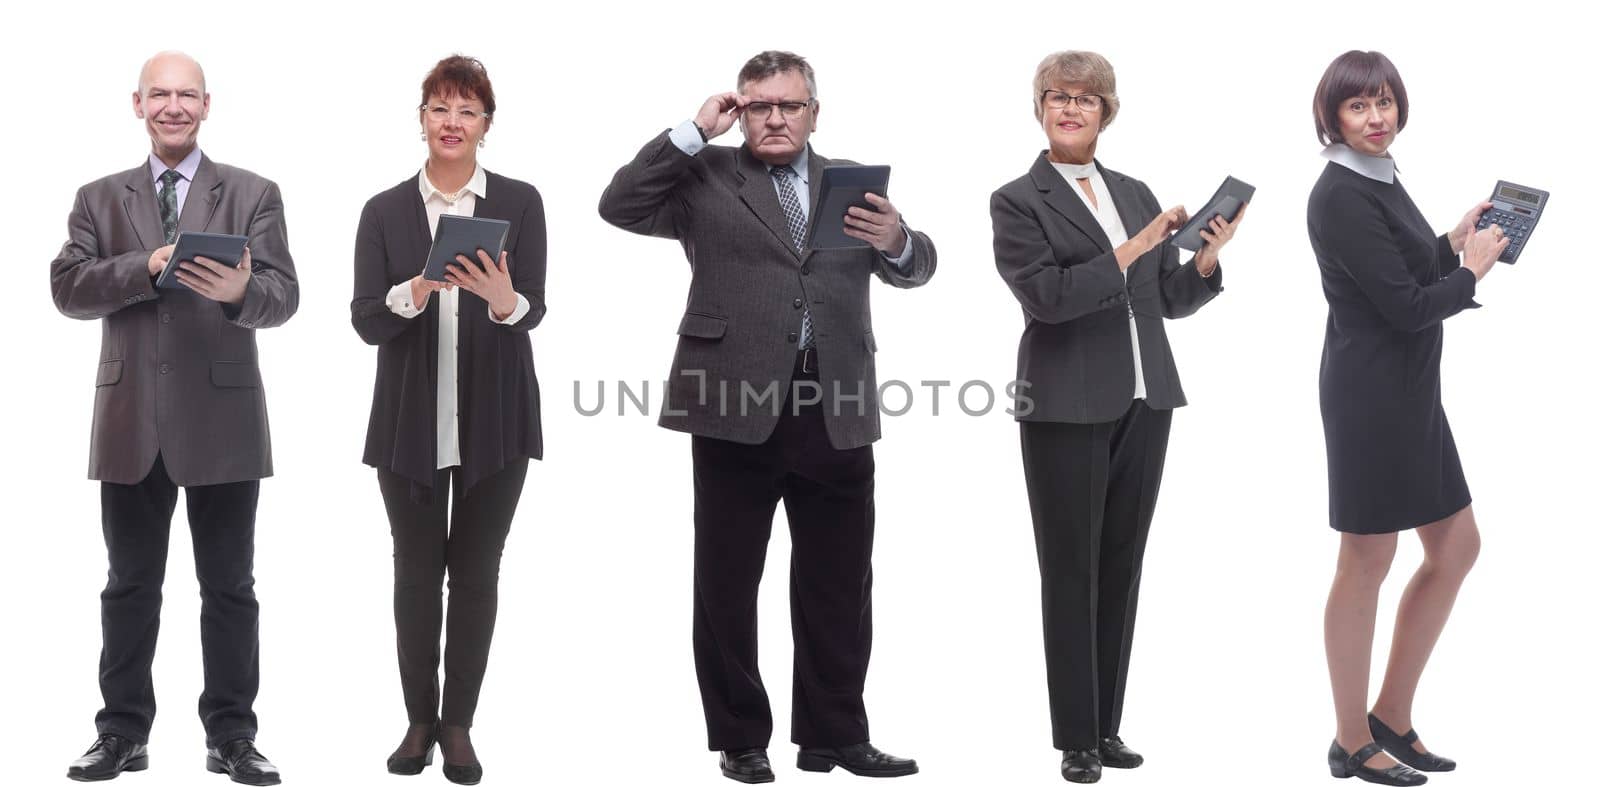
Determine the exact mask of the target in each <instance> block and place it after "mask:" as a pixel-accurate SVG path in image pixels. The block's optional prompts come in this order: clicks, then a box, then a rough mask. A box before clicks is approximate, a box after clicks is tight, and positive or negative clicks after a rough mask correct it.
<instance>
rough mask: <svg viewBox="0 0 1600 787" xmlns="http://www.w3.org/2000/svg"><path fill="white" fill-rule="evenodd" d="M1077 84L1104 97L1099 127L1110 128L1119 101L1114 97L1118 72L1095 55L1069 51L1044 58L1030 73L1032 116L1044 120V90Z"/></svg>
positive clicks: (1109, 62) (1103, 59) (1119, 106)
mask: <svg viewBox="0 0 1600 787" xmlns="http://www.w3.org/2000/svg"><path fill="white" fill-rule="evenodd" d="M1068 82H1077V83H1079V84H1084V85H1088V86H1089V92H1091V93H1098V94H1100V95H1102V96H1105V98H1106V108H1105V111H1104V112H1102V113H1101V116H1100V128H1102V129H1104V128H1105V127H1106V126H1109V125H1111V120H1112V118H1115V117H1116V116H1117V110H1118V109H1119V108H1121V106H1122V101H1121V100H1120V99H1118V98H1117V72H1115V71H1113V70H1112V69H1111V61H1109V60H1107V59H1105V57H1103V56H1101V55H1100V54H1098V53H1095V52H1083V51H1077V50H1068V51H1066V52H1056V53H1054V54H1051V55H1046V56H1045V59H1043V60H1041V61H1039V68H1038V69H1037V70H1035V71H1034V73H1033V117H1034V119H1035V120H1044V91H1046V90H1048V89H1051V87H1052V86H1054V85H1061V84H1065V83H1068Z"/></svg>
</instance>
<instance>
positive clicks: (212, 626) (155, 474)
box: [95, 455, 261, 746]
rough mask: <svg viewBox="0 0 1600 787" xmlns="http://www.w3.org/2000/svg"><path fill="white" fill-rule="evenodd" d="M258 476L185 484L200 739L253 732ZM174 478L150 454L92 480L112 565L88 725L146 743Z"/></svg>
mask: <svg viewBox="0 0 1600 787" xmlns="http://www.w3.org/2000/svg"><path fill="white" fill-rule="evenodd" d="M260 490H261V482H260V481H237V482H234V483H228V484H213V485H209V486H190V487H185V488H184V497H185V499H186V500H187V504H188V509H189V535H190V537H191V538H192V539H193V542H194V568H195V576H196V577H197V578H198V579H199V581H200V645H201V653H202V663H203V665H204V668H205V687H204V689H203V690H202V691H201V693H200V721H201V723H202V724H203V725H204V727H205V731H206V745H207V746H220V745H222V744H224V743H227V742H228V741H230V740H233V739H235V738H252V739H253V738H254V737H255V734H256V714H255V711H253V710H252V709H251V706H252V705H253V704H254V703H255V699H256V690H257V688H258V687H259V686H260V683H261V660H260V650H259V640H258V627H257V621H258V618H259V615H260V607H259V606H258V605H257V604H256V593H255V576H254V574H253V566H254V560H255V528H256V499H257V497H258V495H259V493H260ZM177 505H178V487H177V485H176V484H174V483H173V482H172V479H171V478H170V477H168V476H167V469H166V465H164V464H163V463H162V460H161V457H160V456H159V455H158V456H157V457H156V461H155V464H154V465H153V466H152V467H151V468H150V473H149V475H147V476H145V478H144V480H142V481H140V482H139V483H137V484H114V483H110V482H101V484H100V512H101V513H100V515H101V530H102V531H103V532H104V534H105V539H106V555H107V557H108V558H109V562H110V570H109V572H107V577H106V589H105V591H104V592H102V593H101V594H100V630H101V638H102V646H101V650H100V694H101V696H102V697H103V698H104V700H105V707H104V708H103V709H101V711H100V712H99V713H98V714H96V716H95V728H96V729H97V730H98V731H99V732H100V734H102V735H104V734H107V733H115V734H117V735H121V736H123V737H124V738H128V739H129V740H132V741H135V742H137V743H146V742H148V740H149V737H150V725H151V724H152V722H154V720H155V715H156V696H155V688H154V686H153V684H152V681H151V677H150V666H151V663H152V662H153V661H154V660H155V655H156V634H157V632H158V631H159V630H160V627H161V585H162V581H163V580H164V579H165V577H166V570H167V541H168V538H169V537H170V534H171V529H172V513H173V511H174V510H175V509H176V508H177Z"/></svg>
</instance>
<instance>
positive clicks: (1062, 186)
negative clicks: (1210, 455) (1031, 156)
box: [989, 153, 1222, 424]
mask: <svg viewBox="0 0 1600 787" xmlns="http://www.w3.org/2000/svg"><path fill="white" fill-rule="evenodd" d="M1095 166H1097V167H1100V174H1101V176H1102V177H1103V178H1104V179H1105V182H1106V188H1107V189H1108V190H1109V191H1110V192H1111V201H1112V202H1114V203H1116V206H1117V215H1118V216H1120V217H1121V218H1122V226H1123V227H1125V228H1126V229H1127V231H1128V233H1129V235H1130V236H1131V235H1132V234H1133V233H1136V232H1138V231H1139V230H1141V229H1143V228H1144V227H1145V226H1146V225H1148V224H1149V223H1150V221H1151V220H1152V219H1154V218H1155V217H1156V216H1157V215H1159V214H1160V213H1161V205H1160V204H1159V203H1157V202H1156V198H1155V195H1154V194H1152V193H1151V192H1150V188H1149V187H1148V186H1146V185H1145V184H1144V183H1141V182H1140V181H1137V180H1134V179H1133V178H1130V177H1128V176H1127V175H1124V174H1122V173H1120V172H1114V171H1112V170H1109V169H1106V168H1105V167H1103V166H1100V164H1099V162H1095ZM1074 188H1077V187H1076V186H1074V185H1072V184H1070V183H1068V182H1067V181H1066V179H1065V178H1063V177H1061V173H1060V172H1057V171H1056V169H1055V167H1053V166H1051V164H1050V161H1049V160H1048V159H1047V158H1046V157H1045V154H1043V153H1040V154H1039V158H1038V159H1037V160H1036V161H1034V164H1033V167H1032V168H1031V169H1029V170H1028V174H1026V175H1023V176H1022V177H1020V178H1017V179H1016V180H1013V181H1011V182H1010V183H1007V184H1006V185H1004V186H1001V187H1000V189H999V190H997V191H995V192H994V195H993V196H992V197H991V198H990V200H989V214H990V218H992V219H993V220H994V260H995V265H996V267H998V268H999V269H1000V276H1001V277H1002V278H1004V279H1005V280H1006V284H1008V285H1010V287H1011V292H1012V294H1013V295H1015V296H1016V297H1017V300H1018V301H1020V302H1021V304H1022V313H1023V318H1024V327H1023V330H1022V341H1021V344H1020V346H1019V347H1018V348H1017V380H1018V381H1021V382H1023V383H1025V384H1026V387H1025V388H1023V389H1022V391H1021V393H1022V394H1024V395H1026V396H1027V397H1028V398H1029V399H1031V400H1032V402H1033V408H1032V410H1031V411H1030V410H1029V409H1028V408H1027V407H1025V406H1020V405H1019V406H1018V407H1017V420H1019V421H1057V422H1066V423H1077V424H1094V423H1105V422H1107V421H1114V420H1116V419H1117V418H1119V417H1121V416H1122V414H1123V413H1124V412H1126V411H1127V409H1128V405H1129V403H1131V402H1132V401H1133V384H1134V380H1133V342H1132V341H1131V340H1130V337H1129V336H1128V310H1129V308H1130V306H1131V308H1132V310H1133V314H1134V322H1135V324H1136V325H1137V326H1138V328H1139V356H1140V360H1141V361H1142V366H1143V370H1144V385H1145V396H1146V398H1145V402H1146V404H1148V405H1149V406H1150V407H1152V408H1154V409H1157V410H1170V409H1172V408H1175V407H1181V406H1183V405H1184V404H1185V403H1186V402H1185V400H1184V398H1183V387H1182V386H1181V385H1179V383H1178V367H1177V365H1176V364H1174V363H1173V360H1172V348H1171V347H1170V346H1169V345H1168V344H1167V332H1166V328H1165V327H1164V326H1163V325H1162V319H1163V318H1168V317H1187V316H1188V315H1190V314H1193V313H1195V311H1196V310H1198V309H1199V308H1200V307H1201V306H1204V305H1205V304H1206V303H1207V302H1209V301H1210V300H1211V299H1212V298H1214V297H1216V295H1217V293H1219V292H1221V291H1222V268H1221V266H1218V267H1217V269H1216V270H1215V271H1214V272H1213V273H1212V274H1211V276H1210V277H1209V278H1201V277H1200V273H1199V271H1198V270H1196V268H1195V265H1194V261H1193V260H1190V261H1189V262H1188V263H1185V264H1183V265H1179V264H1178V247H1176V246H1174V245H1172V244H1171V243H1163V244H1161V245H1160V246H1158V247H1156V248H1155V249H1152V250H1151V251H1149V252H1147V253H1146V254H1145V255H1144V256H1142V257H1140V258H1139V259H1138V260H1136V261H1134V263H1133V265H1132V266H1130V267H1129V268H1128V276H1127V280H1126V282H1124V280H1123V275H1122V270H1121V269H1120V268H1118V267H1117V260H1116V255H1115V254H1114V250H1113V248H1112V246H1111V241H1110V239H1109V238H1107V237H1106V233H1105V231H1104V230H1102V229H1101V228H1100V223H1099V222H1098V221H1096V220H1095V218H1094V214H1092V213H1090V212H1089V209H1088V207H1087V206H1085V205H1084V204H1083V200H1082V199H1081V198H1080V197H1079V196H1078V195H1077V194H1074V193H1073V192H1072V190H1073V189H1074Z"/></svg>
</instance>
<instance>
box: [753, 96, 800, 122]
mask: <svg viewBox="0 0 1600 787" xmlns="http://www.w3.org/2000/svg"><path fill="white" fill-rule="evenodd" d="M812 103H813V100H812V99H806V100H805V101H781V102H779V103H776V104H774V103H772V102H770V101H752V102H750V103H748V104H745V105H744V113H745V114H746V115H749V116H750V117H752V118H754V119H756V120H766V119H767V118H768V117H769V116H771V115H772V108H773V107H777V108H778V111H779V112H782V113H783V116H784V117H785V118H789V119H793V118H797V117H800V115H802V114H804V113H805V111H806V110H807V109H809V108H811V104H812Z"/></svg>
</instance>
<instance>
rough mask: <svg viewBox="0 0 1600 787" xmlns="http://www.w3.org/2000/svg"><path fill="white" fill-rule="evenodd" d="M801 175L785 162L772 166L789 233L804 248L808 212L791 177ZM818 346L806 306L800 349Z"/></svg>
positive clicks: (773, 177)
mask: <svg viewBox="0 0 1600 787" xmlns="http://www.w3.org/2000/svg"><path fill="white" fill-rule="evenodd" d="M794 177H799V175H797V174H795V171H794V168H793V167H790V166H789V165H787V164H785V165H782V166H778V167H773V168H772V182H773V183H774V184H776V185H777V187H778V204H779V205H780V206H782V207H783V217H784V218H785V219H786V220H788V223H789V235H790V236H791V237H792V238H793V239H794V247H795V248H796V249H800V250H802V251H803V250H804V249H805V242H806V214H805V212H804V211H803V210H801V208H800V197H799V195H797V194H796V193H795V191H794V184H793V183H792V182H790V180H789V179H790V178H794ZM815 346H816V341H815V340H814V338H813V337H812V333H811V307H810V306H807V307H805V310H804V311H802V312H801V313H800V349H802V350H809V349H811V348H812V347H815Z"/></svg>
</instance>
